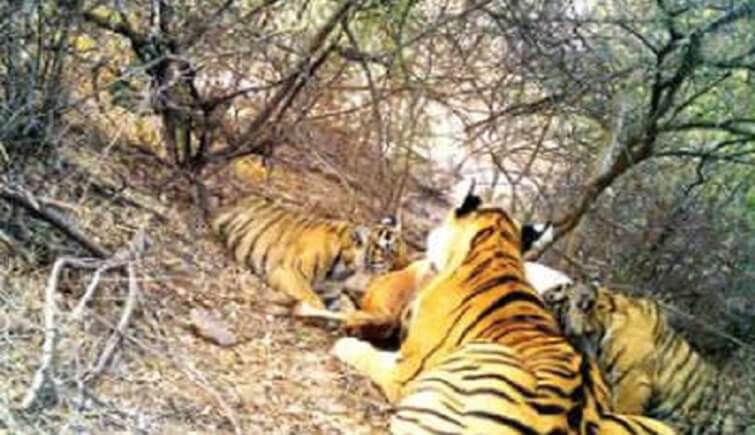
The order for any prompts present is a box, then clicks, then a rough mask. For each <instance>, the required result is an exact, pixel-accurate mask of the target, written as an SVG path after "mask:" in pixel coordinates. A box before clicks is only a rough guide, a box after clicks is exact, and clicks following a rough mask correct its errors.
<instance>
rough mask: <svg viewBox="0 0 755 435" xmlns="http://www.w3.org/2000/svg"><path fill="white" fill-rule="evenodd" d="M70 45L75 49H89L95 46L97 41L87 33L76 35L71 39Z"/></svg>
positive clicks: (80, 50)
mask: <svg viewBox="0 0 755 435" xmlns="http://www.w3.org/2000/svg"><path fill="white" fill-rule="evenodd" d="M71 46H72V47H73V49H74V50H75V51H78V52H82V51H89V50H92V49H94V48H95V47H97V41H95V40H94V38H92V37H91V36H89V35H76V36H74V37H73V38H72V40H71Z"/></svg>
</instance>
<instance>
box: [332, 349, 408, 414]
mask: <svg viewBox="0 0 755 435" xmlns="http://www.w3.org/2000/svg"><path fill="white" fill-rule="evenodd" d="M332 353H333V355H335V356H336V358H338V359H339V360H341V361H342V362H343V363H345V364H348V365H350V366H351V367H353V368H354V369H356V370H357V371H358V372H360V373H361V374H363V375H365V376H367V377H368V378H370V380H372V382H374V383H375V384H377V386H378V387H380V389H381V390H382V391H383V394H385V397H386V398H387V399H388V401H390V402H395V401H397V400H398V399H399V394H400V387H399V384H398V382H397V380H396V374H397V371H396V369H397V361H398V356H399V353H398V352H385V351H380V350H377V349H375V348H374V347H373V346H372V345H371V344H370V343H368V342H366V341H362V340H360V339H358V338H354V337H344V338H339V339H338V341H336V344H335V345H334V346H333V350H332Z"/></svg>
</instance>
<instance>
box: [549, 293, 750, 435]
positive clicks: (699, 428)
mask: <svg viewBox="0 0 755 435" xmlns="http://www.w3.org/2000/svg"><path fill="white" fill-rule="evenodd" d="M544 297H545V299H546V301H548V303H549V304H550V305H551V306H552V307H553V309H554V311H555V312H556V313H557V314H558V317H559V322H560V323H561V324H562V325H563V327H564V329H565V331H566V332H567V334H568V335H570V336H571V337H573V339H574V340H575V342H576V343H577V345H578V346H579V347H580V348H582V349H583V350H584V351H585V352H586V353H587V354H588V355H590V356H593V357H595V358H596V359H597V361H598V364H599V366H600V368H601V369H602V370H603V371H604V374H605V376H606V380H607V382H608V384H609V387H610V389H611V396H612V398H613V406H614V409H616V410H617V411H619V412H626V413H636V414H643V415H648V416H651V417H654V418H658V419H661V420H664V421H667V422H669V424H672V425H673V426H675V427H676V428H677V429H678V430H679V431H680V433H683V434H726V435H734V434H743V433H744V431H745V418H744V413H745V404H744V399H742V398H741V397H740V395H739V394H738V393H737V386H735V385H734V382H733V380H732V379H730V378H729V377H728V376H727V375H726V374H725V373H723V372H722V371H721V370H719V369H718V368H717V367H714V366H712V365H711V364H709V363H707V362H705V361H704V360H703V358H702V356H701V355H700V354H699V353H697V352H696V351H695V350H694V349H693V348H692V347H691V346H690V344H689V343H688V342H687V341H686V340H685V339H684V338H683V337H682V336H681V335H680V334H679V333H677V332H676V331H675V330H674V329H673V328H672V327H671V326H670V325H669V323H668V320H667V318H666V315H665V313H664V311H663V309H662V308H661V307H660V306H659V305H658V303H657V302H656V301H655V300H653V299H650V298H640V297H631V296H627V295H623V294H621V293H618V292H614V291H612V290H610V289H607V288H605V287H599V286H597V285H594V284H587V283H578V284H576V285H574V286H567V287H563V288H560V289H553V290H552V291H549V292H546V294H545V295H544Z"/></svg>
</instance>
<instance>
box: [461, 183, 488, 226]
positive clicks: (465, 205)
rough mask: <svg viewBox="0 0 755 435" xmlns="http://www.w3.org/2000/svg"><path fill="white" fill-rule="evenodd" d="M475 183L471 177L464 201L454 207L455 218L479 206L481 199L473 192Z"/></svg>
mask: <svg viewBox="0 0 755 435" xmlns="http://www.w3.org/2000/svg"><path fill="white" fill-rule="evenodd" d="M475 184H476V183H475V179H474V178H473V179H472V181H471V184H470V185H469V190H468V191H467V195H466V196H465V197H464V202H462V203H461V206H460V207H458V208H457V209H456V217H457V218H460V217H464V216H466V215H468V214H469V213H472V212H473V211H475V210H477V209H478V208H479V207H480V204H482V199H480V197H479V196H477V195H475V194H474V188H475Z"/></svg>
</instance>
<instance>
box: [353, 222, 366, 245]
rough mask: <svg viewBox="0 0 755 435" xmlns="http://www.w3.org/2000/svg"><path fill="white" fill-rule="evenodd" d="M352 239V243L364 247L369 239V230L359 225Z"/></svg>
mask: <svg viewBox="0 0 755 435" xmlns="http://www.w3.org/2000/svg"><path fill="white" fill-rule="evenodd" d="M352 237H353V238H354V243H356V244H357V245H358V246H364V245H366V244H367V240H369V238H370V229H369V228H367V227H366V226H364V225H359V226H358V227H356V228H355V229H354V233H353V234H352Z"/></svg>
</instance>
